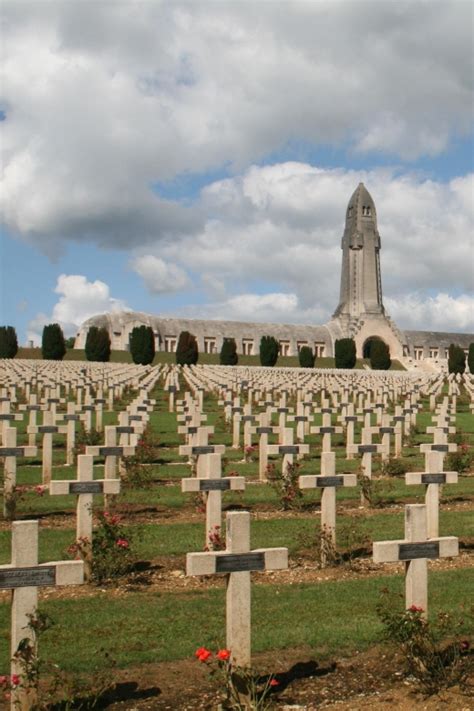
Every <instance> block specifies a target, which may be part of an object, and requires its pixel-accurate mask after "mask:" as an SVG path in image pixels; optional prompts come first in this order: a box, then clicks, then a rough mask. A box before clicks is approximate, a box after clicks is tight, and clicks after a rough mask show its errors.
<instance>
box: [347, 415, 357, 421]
mask: <svg viewBox="0 0 474 711" xmlns="http://www.w3.org/2000/svg"><path fill="white" fill-rule="evenodd" d="M344 420H345V421H346V422H357V416H356V415H347V416H346V417H345V418H344Z"/></svg>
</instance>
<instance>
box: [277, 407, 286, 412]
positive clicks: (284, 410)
mask: <svg viewBox="0 0 474 711" xmlns="http://www.w3.org/2000/svg"><path fill="white" fill-rule="evenodd" d="M277 412H282V413H283V412H289V409H288V408H287V407H279V408H277Z"/></svg>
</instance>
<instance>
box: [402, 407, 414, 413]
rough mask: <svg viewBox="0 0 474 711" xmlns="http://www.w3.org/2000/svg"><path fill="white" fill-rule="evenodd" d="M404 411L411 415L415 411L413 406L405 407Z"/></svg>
mask: <svg viewBox="0 0 474 711" xmlns="http://www.w3.org/2000/svg"><path fill="white" fill-rule="evenodd" d="M402 412H403V414H404V415H411V413H412V412H413V410H412V408H411V407H405V408H404V409H403V410H402Z"/></svg>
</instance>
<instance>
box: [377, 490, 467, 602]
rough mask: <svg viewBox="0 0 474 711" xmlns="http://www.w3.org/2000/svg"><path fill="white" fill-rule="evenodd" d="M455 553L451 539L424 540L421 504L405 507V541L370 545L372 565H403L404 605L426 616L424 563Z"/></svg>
mask: <svg viewBox="0 0 474 711" xmlns="http://www.w3.org/2000/svg"><path fill="white" fill-rule="evenodd" d="M458 554H459V541H458V539H457V538H456V537H455V536H444V537H442V538H428V532H427V524H426V506H425V504H407V505H406V506H405V538H404V539H403V540H396V541H376V542H374V544H373V560H374V563H393V562H396V561H404V562H405V605H406V608H407V609H408V608H410V607H411V606H412V605H415V606H416V607H421V608H422V610H423V613H424V615H425V616H427V615H428V560H434V559H436V558H449V557H451V556H456V555H458Z"/></svg>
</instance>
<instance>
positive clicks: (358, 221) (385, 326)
mask: <svg viewBox="0 0 474 711" xmlns="http://www.w3.org/2000/svg"><path fill="white" fill-rule="evenodd" d="M341 248H342V269H341V289H340V296H339V305H338V307H337V309H336V311H335V312H334V315H333V317H332V320H331V321H330V323H329V324H328V326H329V327H330V330H331V332H332V333H333V334H334V337H335V338H354V340H355V341H356V346H357V353H358V356H359V357H362V356H363V355H364V349H365V346H366V343H367V342H368V341H369V340H370V339H371V338H380V339H382V340H383V341H385V342H386V343H387V345H388V346H389V347H390V352H391V355H392V357H400V356H401V355H402V351H403V340H404V339H403V336H402V334H401V333H400V331H399V330H398V328H397V327H396V326H395V324H394V323H393V322H392V321H391V319H390V318H389V317H388V315H387V314H386V312H385V309H384V305H383V300H382V279H381V275H380V235H379V232H378V228H377V211H376V209H375V203H374V201H373V199H372V197H371V195H370V193H369V192H368V190H367V188H366V187H365V185H364V184H363V183H359V185H358V186H357V188H356V189H355V191H354V193H353V195H352V197H351V199H350V200H349V204H348V206H347V211H346V223H345V228H344V235H343V237H342V244H341Z"/></svg>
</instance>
